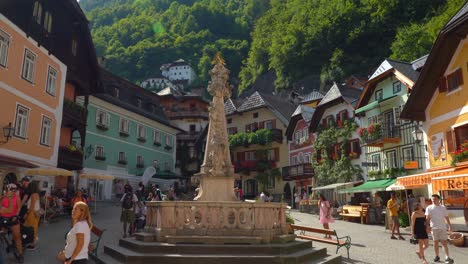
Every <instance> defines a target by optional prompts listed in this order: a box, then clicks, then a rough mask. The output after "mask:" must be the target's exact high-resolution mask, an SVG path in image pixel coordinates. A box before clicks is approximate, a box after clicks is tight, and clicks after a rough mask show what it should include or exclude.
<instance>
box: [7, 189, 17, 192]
mask: <svg viewBox="0 0 468 264" xmlns="http://www.w3.org/2000/svg"><path fill="white" fill-rule="evenodd" d="M8 190H9V191H13V192H14V191H16V190H18V189H17V188H8Z"/></svg>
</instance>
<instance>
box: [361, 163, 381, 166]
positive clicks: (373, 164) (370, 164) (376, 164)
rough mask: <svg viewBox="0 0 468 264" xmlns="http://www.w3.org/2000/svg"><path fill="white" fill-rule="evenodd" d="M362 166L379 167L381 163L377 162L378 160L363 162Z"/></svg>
mask: <svg viewBox="0 0 468 264" xmlns="http://www.w3.org/2000/svg"><path fill="white" fill-rule="evenodd" d="M361 166H362V167H377V166H379V163H377V162H362V163H361Z"/></svg>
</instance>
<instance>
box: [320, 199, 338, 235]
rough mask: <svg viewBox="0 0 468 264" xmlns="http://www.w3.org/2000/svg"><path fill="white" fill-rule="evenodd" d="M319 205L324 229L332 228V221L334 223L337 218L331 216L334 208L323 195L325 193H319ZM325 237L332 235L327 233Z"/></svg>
mask: <svg viewBox="0 0 468 264" xmlns="http://www.w3.org/2000/svg"><path fill="white" fill-rule="evenodd" d="M318 207H319V209H320V215H319V217H320V219H319V221H320V223H321V224H322V225H323V228H324V229H330V223H334V222H335V220H334V219H333V217H332V216H331V211H332V209H331V206H330V203H329V202H328V201H327V198H325V196H323V194H319V202H318ZM325 238H331V236H330V235H325Z"/></svg>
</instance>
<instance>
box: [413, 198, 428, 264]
mask: <svg viewBox="0 0 468 264" xmlns="http://www.w3.org/2000/svg"><path fill="white" fill-rule="evenodd" d="M426 228H427V226H426V215H425V214H424V209H423V207H422V206H421V204H420V203H416V204H415V206H414V212H413V214H412V215H411V233H412V234H413V237H414V238H415V239H417V240H418V244H419V251H416V254H417V255H418V257H419V258H420V259H422V260H423V263H424V264H427V261H426V258H425V257H424V250H426V249H427V248H428V247H429V240H428V236H427V231H426Z"/></svg>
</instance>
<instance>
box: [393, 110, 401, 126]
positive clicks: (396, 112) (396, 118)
mask: <svg viewBox="0 0 468 264" xmlns="http://www.w3.org/2000/svg"><path fill="white" fill-rule="evenodd" d="M393 122H394V123H395V125H399V124H400V107H399V106H397V107H393Z"/></svg>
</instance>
